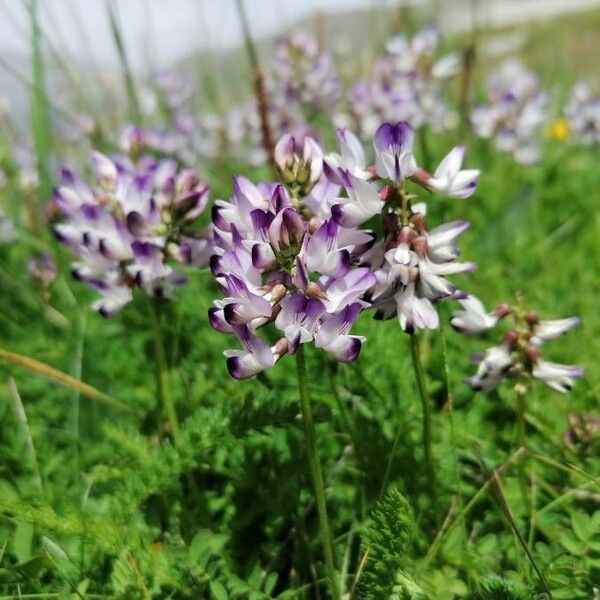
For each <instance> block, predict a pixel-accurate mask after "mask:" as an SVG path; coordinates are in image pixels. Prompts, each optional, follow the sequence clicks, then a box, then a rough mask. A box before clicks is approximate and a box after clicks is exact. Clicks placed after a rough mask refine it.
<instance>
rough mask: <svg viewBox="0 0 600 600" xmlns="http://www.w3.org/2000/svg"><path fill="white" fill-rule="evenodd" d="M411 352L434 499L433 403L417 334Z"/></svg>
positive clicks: (433, 499) (412, 336)
mask: <svg viewBox="0 0 600 600" xmlns="http://www.w3.org/2000/svg"><path fill="white" fill-rule="evenodd" d="M410 354H411V357H412V363H413V370H414V372H415V379H416V382H417V389H418V391H419V398H420V399H421V407H422V409H423V453H424V455H425V469H426V471H427V480H428V482H429V491H430V494H431V499H432V501H435V497H436V488H437V485H436V478H435V469H434V466H433V453H432V450H431V446H432V436H431V404H430V402H429V394H428V393H427V385H426V383H425V371H423V365H422V364H421V350H420V348H419V338H418V337H417V336H416V335H411V336H410Z"/></svg>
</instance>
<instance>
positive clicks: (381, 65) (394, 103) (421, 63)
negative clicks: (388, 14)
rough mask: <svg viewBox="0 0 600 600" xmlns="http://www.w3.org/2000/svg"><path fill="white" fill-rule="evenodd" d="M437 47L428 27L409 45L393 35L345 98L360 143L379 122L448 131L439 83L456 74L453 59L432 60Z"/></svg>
mask: <svg viewBox="0 0 600 600" xmlns="http://www.w3.org/2000/svg"><path fill="white" fill-rule="evenodd" d="M440 41H441V35H440V32H439V30H438V29H437V28H435V27H427V28H425V29H423V30H421V31H420V32H418V33H417V34H416V35H415V36H414V37H413V38H412V39H407V38H406V37H404V36H403V35H398V36H396V37H394V38H393V39H392V40H390V41H389V42H388V44H387V46H386V51H387V53H386V56H384V57H383V58H381V59H380V60H378V61H377V62H376V63H375V66H374V69H373V72H372V74H371V75H370V77H369V78H367V79H363V80H360V81H358V82H357V83H355V84H354V86H353V87H352V90H351V92H350V96H349V103H350V119H351V122H352V124H353V126H354V127H355V128H356V129H357V131H358V132H359V135H360V136H361V137H362V138H363V139H367V138H370V137H371V136H372V135H373V133H374V132H375V130H376V128H377V127H378V126H379V124H380V123H382V122H383V121H393V122H395V121H400V120H402V121H408V122H409V123H410V124H411V125H412V127H414V128H418V127H420V126H422V125H424V124H427V125H429V126H430V127H431V128H432V129H433V130H434V131H443V130H445V129H448V128H451V127H453V126H454V125H455V124H456V122H457V118H456V114H455V113H454V112H453V111H452V110H450V108H449V107H448V105H447V104H446V102H445V100H444V95H443V89H442V88H443V85H442V84H443V82H445V81H447V80H449V79H451V78H452V77H454V76H455V75H456V74H457V73H458V70H459V66H460V60H459V57H458V55H457V54H448V55H446V56H443V57H442V58H440V59H438V60H436V59H435V53H436V51H437V49H438V46H439V44H440Z"/></svg>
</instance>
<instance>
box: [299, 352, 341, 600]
mask: <svg viewBox="0 0 600 600" xmlns="http://www.w3.org/2000/svg"><path fill="white" fill-rule="evenodd" d="M296 372H297V376H298V392H299V396H300V408H301V410H302V425H303V427H304V439H305V441H306V456H307V459H308V468H309V471H310V477H311V479H312V485H313V491H314V494H315V501H316V505H317V515H318V519H319V531H320V535H321V544H322V545H323V554H324V556H325V568H326V570H327V577H328V579H329V583H330V586H331V593H332V595H333V598H335V600H339V598H340V597H341V596H340V588H339V582H338V579H337V574H336V569H335V555H334V549H333V540H332V537H331V530H330V527H329V519H328V517H327V507H326V504H325V486H324V484H323V471H322V469H321V462H320V461H319V456H318V454H317V436H316V431H315V423H314V419H313V414H312V409H311V406H310V398H309V395H308V378H307V374H306V362H305V360H304V349H303V347H302V346H299V347H298V350H297V351H296Z"/></svg>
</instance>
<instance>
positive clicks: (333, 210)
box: [209, 122, 479, 596]
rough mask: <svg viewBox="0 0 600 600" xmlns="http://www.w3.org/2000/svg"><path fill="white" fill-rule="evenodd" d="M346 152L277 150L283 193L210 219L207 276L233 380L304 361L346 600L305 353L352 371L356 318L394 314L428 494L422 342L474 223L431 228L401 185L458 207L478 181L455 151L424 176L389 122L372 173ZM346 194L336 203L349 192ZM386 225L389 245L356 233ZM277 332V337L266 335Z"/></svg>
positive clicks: (292, 145) (313, 459) (344, 135)
mask: <svg viewBox="0 0 600 600" xmlns="http://www.w3.org/2000/svg"><path fill="white" fill-rule="evenodd" d="M338 137H339V141H340V146H341V148H340V154H331V155H329V156H328V157H327V158H326V159H325V160H324V158H323V151H322V149H321V148H320V146H319V145H318V143H317V142H316V140H315V139H313V138H312V137H309V136H304V137H302V138H300V137H298V138H296V137H294V136H292V135H286V136H284V137H283V138H282V139H281V140H280V141H279V143H278V144H277V146H276V148H275V155H274V159H275V164H276V167H277V172H278V174H279V177H280V183H261V184H258V185H254V184H252V183H251V182H250V181H249V180H247V179H246V178H243V177H237V178H236V179H235V180H234V195H233V197H232V198H231V200H229V201H228V202H224V201H217V203H216V204H215V206H214V209H213V226H214V235H215V250H216V254H215V255H214V256H213V257H212V259H211V269H212V272H213V274H214V275H215V277H216V279H217V282H218V284H219V286H220V288H221V290H222V292H223V295H224V298H223V299H221V300H217V301H215V305H214V306H213V308H211V309H210V311H209V318H210V321H211V323H212V325H213V327H214V328H215V329H217V330H218V331H222V332H224V333H232V334H235V335H236V336H237V338H238V340H239V341H240V343H241V345H242V347H243V349H242V350H228V351H227V352H226V356H227V367H228V369H229V372H230V374H231V375H232V376H233V377H235V378H237V379H243V378H246V377H251V376H253V375H256V374H257V373H259V372H260V371H263V370H264V369H268V368H270V367H272V366H274V365H275V363H276V362H277V361H279V360H280V359H281V358H282V357H283V356H284V355H285V354H288V353H289V354H294V355H295V356H296V364H297V375H298V386H299V391H300V401H301V406H302V413H303V422H304V428H305V437H306V444H307V453H308V461H309V467H310V471H311V476H312V480H313V487H314V490H315V495H316V499H317V506H318V509H319V518H320V527H321V535H322V538H323V540H322V542H323V547H324V552H325V559H326V565H327V570H328V572H329V578H330V582H331V586H332V590H333V592H334V594H335V595H336V596H338V595H339V590H338V587H339V585H338V582H337V576H336V575H335V558H334V553H333V546H332V542H331V535H330V528H329V524H328V521H327V514H326V511H325V497H324V489H323V478H322V473H321V467H320V463H319V459H318V455H317V452H316V444H315V431H314V426H313V417H312V412H311V408H310V402H309V398H308V381H309V380H310V377H309V376H308V375H307V370H306V365H305V361H304V355H303V350H302V344H305V343H310V342H314V344H315V346H317V347H319V348H323V350H325V351H326V352H328V353H329V354H330V355H332V356H333V357H334V358H335V359H337V360H339V361H342V362H352V361H354V360H355V359H356V358H357V357H358V354H359V352H360V348H361V345H362V342H363V341H364V338H362V337H360V336H355V335H351V334H350V328H351V326H352V324H353V323H354V321H355V320H356V318H357V317H358V315H359V313H360V312H361V311H363V310H365V309H367V308H370V307H373V308H374V309H375V315H376V317H377V318H381V319H388V318H390V317H392V316H394V315H397V316H398V319H399V322H400V325H401V327H402V329H404V330H405V331H406V332H407V333H409V334H411V336H412V337H411V348H412V357H413V361H414V368H415V374H416V377H417V384H418V389H419V393H420V396H421V400H422V403H423V413H424V414H423V431H424V452H425V458H426V464H427V470H428V475H429V478H430V482H431V484H432V487H433V486H434V483H433V482H434V480H435V473H434V467H433V459H432V455H431V444H432V440H431V416H430V409H429V403H428V399H427V391H426V387H425V381H424V374H423V369H422V366H421V363H420V358H419V350H418V345H417V341H416V337H415V336H414V335H413V334H416V333H417V332H418V331H419V330H421V329H434V328H436V327H438V325H439V319H438V315H437V311H436V309H435V307H434V303H435V302H437V301H439V300H442V299H444V298H456V297H461V296H463V294H462V293H461V292H459V291H458V290H457V289H456V288H455V287H454V286H453V285H452V284H450V282H449V281H448V280H447V275H450V274H453V273H460V272H465V271H471V270H473V268H474V265H473V264H472V263H459V262H457V260H456V259H457V257H458V250H457V247H456V243H455V239H456V237H457V236H458V235H459V234H460V233H462V232H463V231H464V230H465V229H466V228H467V227H468V224H467V223H465V222H456V223H449V224H446V225H442V226H440V227H438V228H435V229H432V230H431V231H430V230H428V229H427V226H426V223H425V207H424V205H423V204H415V205H413V204H412V200H413V199H414V195H412V194H410V193H409V192H408V191H407V189H406V184H405V181H406V179H408V178H412V179H413V181H415V182H416V183H418V184H420V185H421V186H423V187H425V188H427V189H429V190H436V191H439V192H441V193H445V194H447V195H450V196H455V197H460V198H463V197H466V196H469V195H470V194H471V193H472V192H473V191H474V189H475V186H476V180H477V177H478V175H479V171H476V170H462V169H461V166H462V161H463V155H464V149H463V148H460V147H459V148H455V149H454V150H453V151H452V152H451V153H450V154H449V155H448V156H447V157H446V158H445V159H444V160H443V161H442V163H441V164H440V166H439V167H438V168H437V169H436V171H435V173H434V174H433V175H431V174H429V173H428V172H426V171H425V170H423V169H420V168H419V167H418V166H417V164H416V160H415V157H414V155H413V151H412V144H413V132H412V129H411V127H410V125H408V123H405V122H399V123H396V124H391V123H384V124H383V125H382V126H381V127H380V128H379V129H378V130H377V133H376V135H375V141H374V147H375V152H376V155H377V161H376V166H375V167H374V168H367V164H366V158H365V154H364V151H363V149H362V147H361V144H360V142H359V141H358V139H357V138H356V137H355V136H354V135H353V134H352V133H351V132H350V131H346V130H340V131H339V132H338ZM342 189H344V190H345V192H346V195H345V196H340V192H341V190H342ZM375 216H380V217H381V221H382V227H383V235H382V236H380V237H377V236H375V235H374V234H373V233H372V232H370V231H366V230H363V229H360V227H361V226H362V225H363V224H365V223H366V222H367V221H369V220H370V219H372V218H373V217H375ZM268 325H272V326H274V328H275V329H276V330H277V332H278V334H277V335H278V336H279V339H278V340H277V341H276V342H275V343H274V344H269V343H267V342H265V341H263V339H261V337H259V335H258V331H259V329H261V328H263V327H265V326H268Z"/></svg>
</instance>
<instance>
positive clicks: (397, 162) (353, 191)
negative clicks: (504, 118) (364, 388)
mask: <svg viewBox="0 0 600 600" xmlns="http://www.w3.org/2000/svg"><path fill="white" fill-rule="evenodd" d="M338 138H339V141H340V146H341V154H339V155H337V154H334V155H330V156H329V157H327V158H326V165H327V166H326V169H327V171H328V173H329V177H330V178H331V179H332V180H334V181H340V182H341V183H342V185H343V186H344V187H345V189H346V192H347V196H348V197H347V198H341V199H340V201H339V202H340V203H339V204H336V205H334V206H333V208H332V214H333V216H334V219H335V221H336V222H337V223H338V224H339V225H341V226H342V227H351V226H353V227H356V226H359V225H361V224H362V223H364V222H366V221H368V220H369V219H371V218H372V217H374V216H375V215H379V216H380V218H381V229H382V231H383V235H382V236H381V237H380V239H378V240H377V241H376V242H375V243H374V244H373V246H372V247H371V248H370V249H369V251H368V252H366V253H365V254H364V255H363V256H362V257H361V261H362V264H366V265H368V266H369V268H370V269H371V270H372V272H373V273H374V275H375V278H376V284H375V286H374V287H373V288H372V290H371V291H370V294H369V298H370V301H371V302H372V304H373V306H374V308H375V311H376V318H380V319H388V318H391V317H393V316H394V315H397V316H398V319H399V321H400V325H401V327H402V329H404V330H405V331H407V332H408V333H415V332H417V331H418V330H420V329H435V328H437V326H438V323H439V319H438V314H437V311H436V309H435V307H434V304H435V303H437V302H438V301H440V300H442V299H445V298H458V297H461V295H462V293H461V292H459V291H458V290H457V289H456V287H454V286H453V285H452V284H451V283H450V281H449V280H448V278H447V277H448V276H449V275H452V274H455V273H461V272H465V271H472V270H473V269H474V268H475V265H474V264H473V263H470V262H467V263H461V262H458V260H457V259H458V256H459V251H458V248H457V244H456V239H457V237H458V236H459V235H460V234H461V233H462V232H464V231H465V230H466V229H467V228H468V226H469V224H468V223H467V222H466V221H455V222H452V223H446V224H444V225H440V226H438V227H434V228H433V229H431V230H429V229H428V228H427V224H426V220H425V213H426V206H425V204H424V203H413V200H414V198H415V196H414V195H413V194H410V193H409V192H407V190H406V186H405V181H406V180H407V179H410V180H412V181H413V182H415V183H417V184H419V185H421V186H423V187H425V188H426V189H429V190H431V191H436V192H439V193H443V194H446V195H449V196H454V197H457V198H465V197H467V196H470V195H471V194H472V193H473V192H474V191H475V187H476V183H477V178H478V176H479V171H477V170H475V169H466V170H463V169H462V168H461V167H462V162H463V158H464V148H463V147H461V146H459V147H456V148H454V149H453V150H452V151H451V152H450V153H449V154H448V155H447V156H446V157H445V158H444V159H443V160H442V162H441V163H440V165H439V166H438V168H437V169H436V170H435V172H434V173H433V174H430V173H428V172H427V171H425V170H424V169H421V168H419V167H418V166H417V163H416V159H415V156H414V154H413V142H414V134H413V130H412V128H411V127H410V125H409V124H408V123H406V122H399V123H396V124H391V123H384V124H383V125H381V126H380V127H379V129H378V130H377V132H376V133H375V139H374V147H375V153H376V166H375V172H374V173H371V172H370V171H369V170H367V169H366V163H365V155H364V151H363V149H362V146H361V144H360V142H359V141H358V139H357V138H356V137H355V136H354V135H353V134H352V133H350V132H349V131H345V130H340V131H339V132H338ZM371 177H372V179H373V180H372V181H367V178H371ZM381 184H385V185H384V186H383V187H381Z"/></svg>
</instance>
